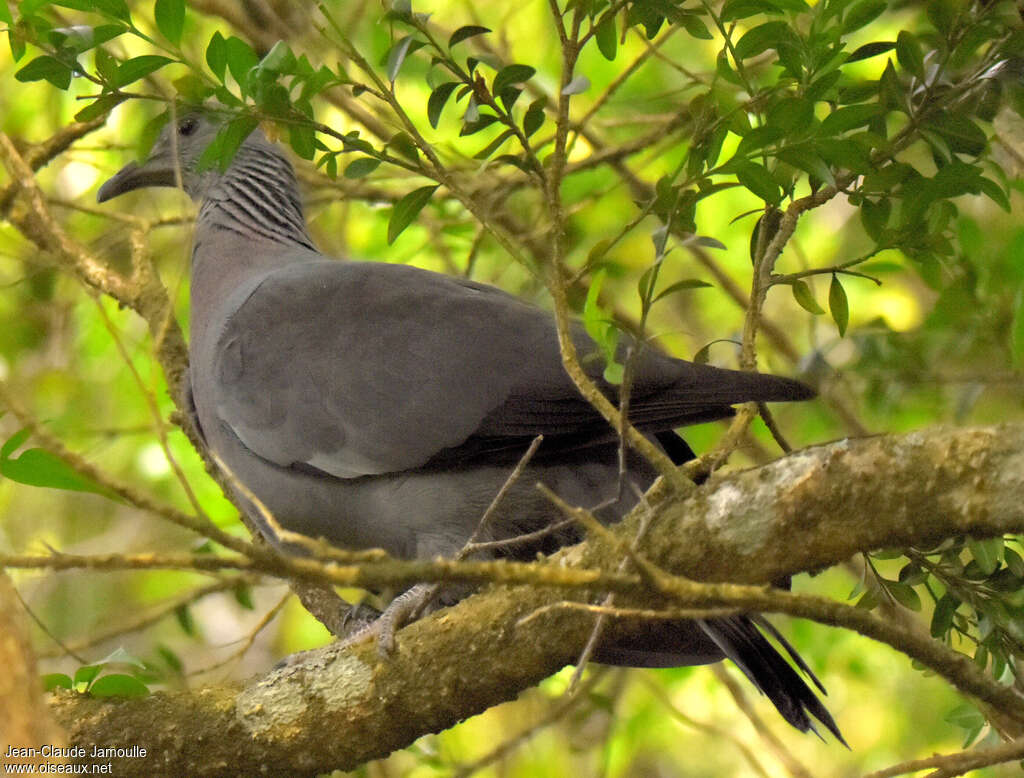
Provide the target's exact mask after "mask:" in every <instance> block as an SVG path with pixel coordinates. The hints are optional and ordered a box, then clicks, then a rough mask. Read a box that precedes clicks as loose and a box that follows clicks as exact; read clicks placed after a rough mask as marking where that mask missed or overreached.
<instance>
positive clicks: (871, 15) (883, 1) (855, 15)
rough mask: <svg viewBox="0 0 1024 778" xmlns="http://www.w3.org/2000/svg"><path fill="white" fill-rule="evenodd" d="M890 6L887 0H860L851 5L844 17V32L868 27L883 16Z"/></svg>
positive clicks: (845, 33)
mask: <svg viewBox="0 0 1024 778" xmlns="http://www.w3.org/2000/svg"><path fill="white" fill-rule="evenodd" d="M888 7H889V3H888V2H887V0H859V2H856V3H854V4H853V5H851V6H850V8H849V10H848V11H847V12H846V17H845V18H844V19H843V34H844V35H849V34H850V33H851V32H853V31H854V30H859V29H860V28H861V27H866V26H867V25H869V24H871V22H873V21H874V20H875V19H877V18H878V17H879V16H881V15H882V14H883V13H884V12H885V9H886V8H888Z"/></svg>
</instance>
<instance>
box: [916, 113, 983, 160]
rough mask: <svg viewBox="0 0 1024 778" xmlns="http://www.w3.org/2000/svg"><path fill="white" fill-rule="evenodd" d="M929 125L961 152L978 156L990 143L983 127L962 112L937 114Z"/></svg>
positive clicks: (952, 148) (956, 150)
mask: <svg viewBox="0 0 1024 778" xmlns="http://www.w3.org/2000/svg"><path fill="white" fill-rule="evenodd" d="M927 126H928V127H929V128H930V129H932V130H934V131H935V132H937V133H939V135H941V136H942V137H943V139H944V140H945V141H946V143H948V144H949V148H950V149H951V150H952V151H955V152H957V153H960V154H968V155H970V156H972V157H976V156H978V155H979V154H981V153H982V152H983V151H984V150H985V147H986V146H987V145H988V138H987V137H986V135H985V133H984V132H983V131H982V129H981V128H980V127H979V126H978V125H977V124H975V123H974V122H972V121H971V120H970V119H968V118H967V117H966V116H964V115H963V114H962V113H955V112H951V111H945V112H943V113H940V114H938V115H937V116H935V117H934V118H933V119H932V120H931V121H929V122H928V124H927Z"/></svg>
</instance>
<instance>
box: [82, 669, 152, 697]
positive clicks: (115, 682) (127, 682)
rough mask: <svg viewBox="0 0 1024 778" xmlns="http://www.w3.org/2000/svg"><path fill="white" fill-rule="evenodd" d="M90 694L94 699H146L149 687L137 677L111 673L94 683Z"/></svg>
mask: <svg viewBox="0 0 1024 778" xmlns="http://www.w3.org/2000/svg"><path fill="white" fill-rule="evenodd" d="M89 694H90V695H92V696H93V697H145V696H146V695H148V694H149V687H148V686H146V684H144V683H143V682H142V681H140V680H139V679H138V678H136V677H135V676H132V675H124V674H122V673H111V674H110V675H104V676H103V677H102V678H98V679H97V680H96V681H94V682H93V684H92V686H90V687H89Z"/></svg>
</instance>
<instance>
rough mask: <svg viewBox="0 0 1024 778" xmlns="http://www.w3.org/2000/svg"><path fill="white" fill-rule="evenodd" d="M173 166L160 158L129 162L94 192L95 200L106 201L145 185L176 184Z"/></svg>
mask: <svg viewBox="0 0 1024 778" xmlns="http://www.w3.org/2000/svg"><path fill="white" fill-rule="evenodd" d="M174 173H175V171H174V167H173V166H172V165H170V164H167V163H166V162H164V161H162V160H160V159H154V158H151V159H147V160H146V161H145V162H143V163H142V164H141V165H140V164H138V163H136V162H129V163H128V164H127V165H125V166H124V167H123V168H121V169H120V170H119V171H117V173H115V174H114V176H113V177H112V178H110V179H109V180H107V182H106V183H105V184H104V185H103V186H101V187H100V189H99V191H98V192H97V193H96V200H97V202H101V203H103V202H106V201H107V200H109V199H111V198H112V197H117V196H118V195H122V194H124V193H125V192H130V191H132V190H133V189H141V188H142V187H146V186H177V185H178V184H177V176H175V174H174Z"/></svg>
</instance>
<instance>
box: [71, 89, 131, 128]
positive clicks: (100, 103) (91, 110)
mask: <svg viewBox="0 0 1024 778" xmlns="http://www.w3.org/2000/svg"><path fill="white" fill-rule="evenodd" d="M127 99H128V96H127V95H100V96H99V97H97V98H96V99H95V100H93V101H92V102H91V103H89V104H88V105H87V106H85V108H83V109H82V110H80V111H79V112H78V113H76V114H75V121H77V122H88V121H92V120H93V119H96V118H98V117H100V116H103V115H105V114H108V113H110V111H112V110H113V109H114V108H115V107H117V106H118V105H120V104H121V103H123V102H124V101H125V100H127Z"/></svg>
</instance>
